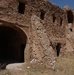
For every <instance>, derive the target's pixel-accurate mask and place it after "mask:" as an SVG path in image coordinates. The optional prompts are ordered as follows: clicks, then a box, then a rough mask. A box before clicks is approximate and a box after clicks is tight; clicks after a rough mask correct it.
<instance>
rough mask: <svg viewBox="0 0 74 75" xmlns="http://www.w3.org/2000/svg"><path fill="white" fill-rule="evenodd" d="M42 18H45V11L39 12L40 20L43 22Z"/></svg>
mask: <svg viewBox="0 0 74 75" xmlns="http://www.w3.org/2000/svg"><path fill="white" fill-rule="evenodd" d="M44 16H45V11H44V10H41V14H40V18H41V19H42V20H44Z"/></svg>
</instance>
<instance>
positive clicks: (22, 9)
mask: <svg viewBox="0 0 74 75" xmlns="http://www.w3.org/2000/svg"><path fill="white" fill-rule="evenodd" d="M24 11H25V3H23V2H19V6H18V12H19V13H21V14H24Z"/></svg>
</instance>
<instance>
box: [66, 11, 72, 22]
mask: <svg viewBox="0 0 74 75" xmlns="http://www.w3.org/2000/svg"><path fill="white" fill-rule="evenodd" d="M67 17H68V23H73V13H72V11H71V10H69V11H67Z"/></svg>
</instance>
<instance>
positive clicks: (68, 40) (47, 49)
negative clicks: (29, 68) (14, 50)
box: [0, 0, 74, 66]
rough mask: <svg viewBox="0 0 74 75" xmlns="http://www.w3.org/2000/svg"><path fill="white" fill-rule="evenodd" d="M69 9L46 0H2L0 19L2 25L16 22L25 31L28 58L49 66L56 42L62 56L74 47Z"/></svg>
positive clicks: (55, 54)
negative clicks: (69, 21)
mask: <svg viewBox="0 0 74 75" xmlns="http://www.w3.org/2000/svg"><path fill="white" fill-rule="evenodd" d="M20 8H23V9H22V10H21V9H20ZM69 10H71V9H69V8H68V7H65V8H64V9H62V8H60V7H59V6H56V5H54V4H52V3H50V2H48V1H47V0H1V1H0V22H1V23H2V25H5V24H6V23H9V24H8V26H11V25H14V26H17V27H19V28H20V29H22V30H23V31H24V33H26V36H27V38H28V42H27V46H26V49H28V50H26V52H25V54H26V56H25V58H26V60H28V62H30V61H32V60H33V59H34V61H35V62H41V63H44V64H46V65H49V66H51V65H50V64H52V63H53V61H55V57H57V51H58V50H57V45H58V44H60V47H59V49H60V52H59V53H60V54H59V56H61V57H64V56H65V55H67V53H68V51H69V52H72V51H73V50H74V49H73V48H74V45H73V39H74V38H73V36H74V35H73V31H74V21H73V23H68V14H67V12H68V11H69ZM71 11H72V10H71ZM72 13H73V11H72ZM73 15H74V13H73ZM1 23H0V24H1ZM68 46H70V49H71V50H70V49H69V47H68ZM71 46H72V47H71ZM45 61H47V62H46V63H45ZM53 64H54V63H53Z"/></svg>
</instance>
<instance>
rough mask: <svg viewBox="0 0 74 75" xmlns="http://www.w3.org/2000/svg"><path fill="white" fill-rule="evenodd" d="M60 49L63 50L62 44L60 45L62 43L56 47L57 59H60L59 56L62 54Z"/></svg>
mask: <svg viewBox="0 0 74 75" xmlns="http://www.w3.org/2000/svg"><path fill="white" fill-rule="evenodd" d="M60 48H61V44H60V43H57V45H56V53H57V57H58V56H59V54H60Z"/></svg>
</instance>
